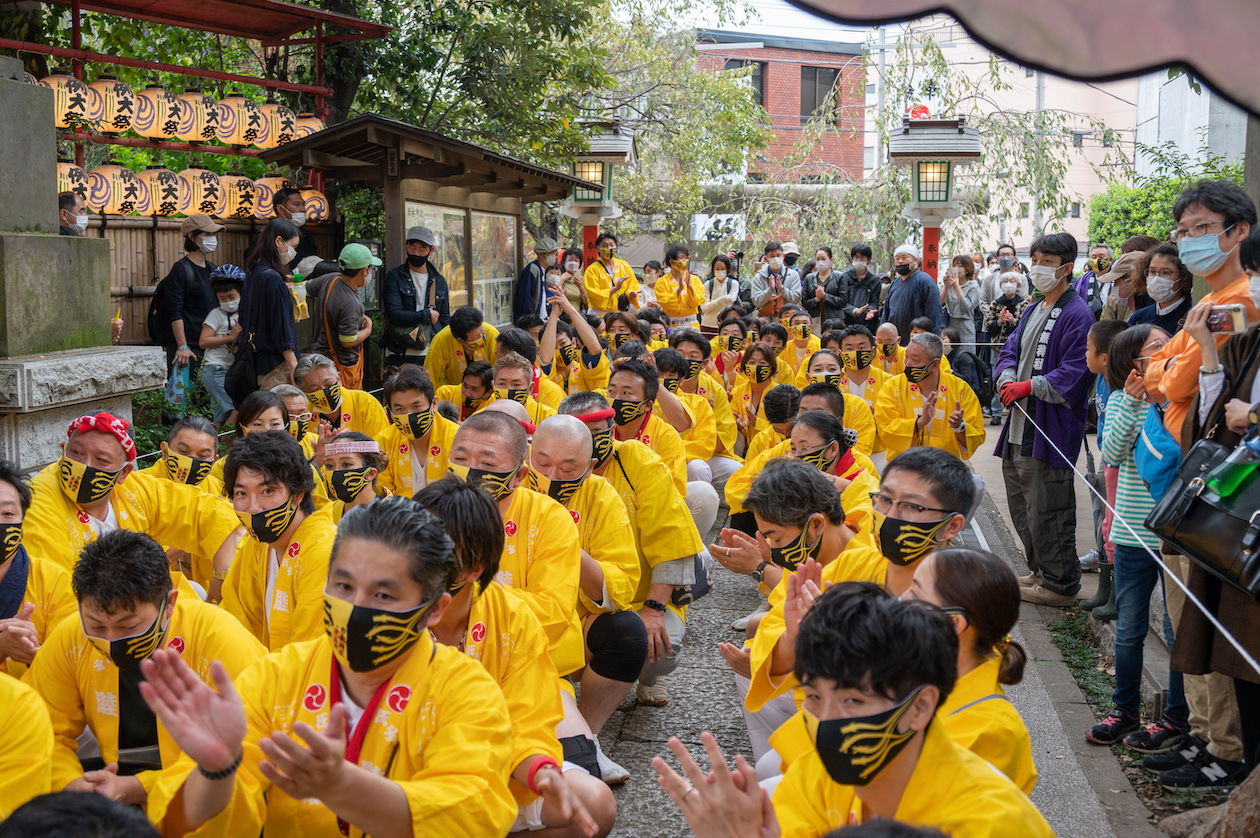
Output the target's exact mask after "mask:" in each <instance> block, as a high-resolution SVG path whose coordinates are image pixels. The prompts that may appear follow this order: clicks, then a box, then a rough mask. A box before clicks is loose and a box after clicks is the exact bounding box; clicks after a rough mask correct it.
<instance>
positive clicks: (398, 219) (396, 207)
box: [380, 160, 407, 265]
mask: <svg viewBox="0 0 1260 838" xmlns="http://www.w3.org/2000/svg"><path fill="white" fill-rule="evenodd" d="M388 167H389V161H388V160H387V161H385V162H384V163H382V164H381V170H380V171H381V174H380V176H381V180H382V182H383V185H384V187H385V195H384V199H385V263H386V264H389V265H392V264H396V263H398V262H401V261H402V260H403V258H404V255H405V254H406V252H407V243H406V241H405V237H406V232H407V230H406V224H407V211H406V205H405V202H404V200H403V190H402V178H401V177H399V176H397V175H393V176H391V175H390V174H389V169H388Z"/></svg>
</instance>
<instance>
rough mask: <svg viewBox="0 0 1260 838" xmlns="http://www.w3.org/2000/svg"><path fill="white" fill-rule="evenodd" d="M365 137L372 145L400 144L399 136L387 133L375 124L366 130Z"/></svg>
mask: <svg viewBox="0 0 1260 838" xmlns="http://www.w3.org/2000/svg"><path fill="white" fill-rule="evenodd" d="M365 139H367V141H368V142H369V143H371V144H372V145H378V146H380V147H381V148H395V147H397V145H398V138H397V137H396V136H394V135H393V134H387V133H385V132H384V131H382V130H380V129H379V128H377V127H376V126H375V125H369V126H368V127H367V130H366V131H365Z"/></svg>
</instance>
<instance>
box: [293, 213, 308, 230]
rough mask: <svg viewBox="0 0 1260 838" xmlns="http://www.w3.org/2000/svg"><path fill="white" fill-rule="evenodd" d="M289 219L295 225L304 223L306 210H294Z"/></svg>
mask: <svg viewBox="0 0 1260 838" xmlns="http://www.w3.org/2000/svg"><path fill="white" fill-rule="evenodd" d="M290 220H291V221H292V222H293V223H294V224H296V225H297V226H299V227H301V226H302V225H303V224H305V223H306V212H305V211H303V212H295V213H293V218H291V219H290Z"/></svg>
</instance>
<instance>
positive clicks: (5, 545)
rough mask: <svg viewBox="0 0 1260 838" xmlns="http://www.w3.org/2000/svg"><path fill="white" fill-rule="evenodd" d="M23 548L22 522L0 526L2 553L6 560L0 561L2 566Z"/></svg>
mask: <svg viewBox="0 0 1260 838" xmlns="http://www.w3.org/2000/svg"><path fill="white" fill-rule="evenodd" d="M21 546H22V522H21V521H17V522H14V523H8V524H0V551H3V553H4V558H3V559H0V564H3V563H4V562H7V561H8V560H9V559H11V558H13V554H14V553H16V552H17V548H19V547H21Z"/></svg>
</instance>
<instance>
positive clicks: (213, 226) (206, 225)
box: [179, 215, 223, 236]
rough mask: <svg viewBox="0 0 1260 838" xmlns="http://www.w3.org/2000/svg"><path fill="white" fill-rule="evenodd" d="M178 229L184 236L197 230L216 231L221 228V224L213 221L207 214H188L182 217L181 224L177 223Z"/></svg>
mask: <svg viewBox="0 0 1260 838" xmlns="http://www.w3.org/2000/svg"><path fill="white" fill-rule="evenodd" d="M179 229H180V232H182V233H183V234H184V235H185V236H186V235H188V234H189V233H196V232H197V231H199V230H200V231H204V232H207V233H217V232H219V231H220V230H222V229H223V225H222V224H217V223H215V221H214V219H212V218H211V217H210V216H208V215H190V216H188V217H187V218H185V219H184V223H183V224H180V225H179Z"/></svg>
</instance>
